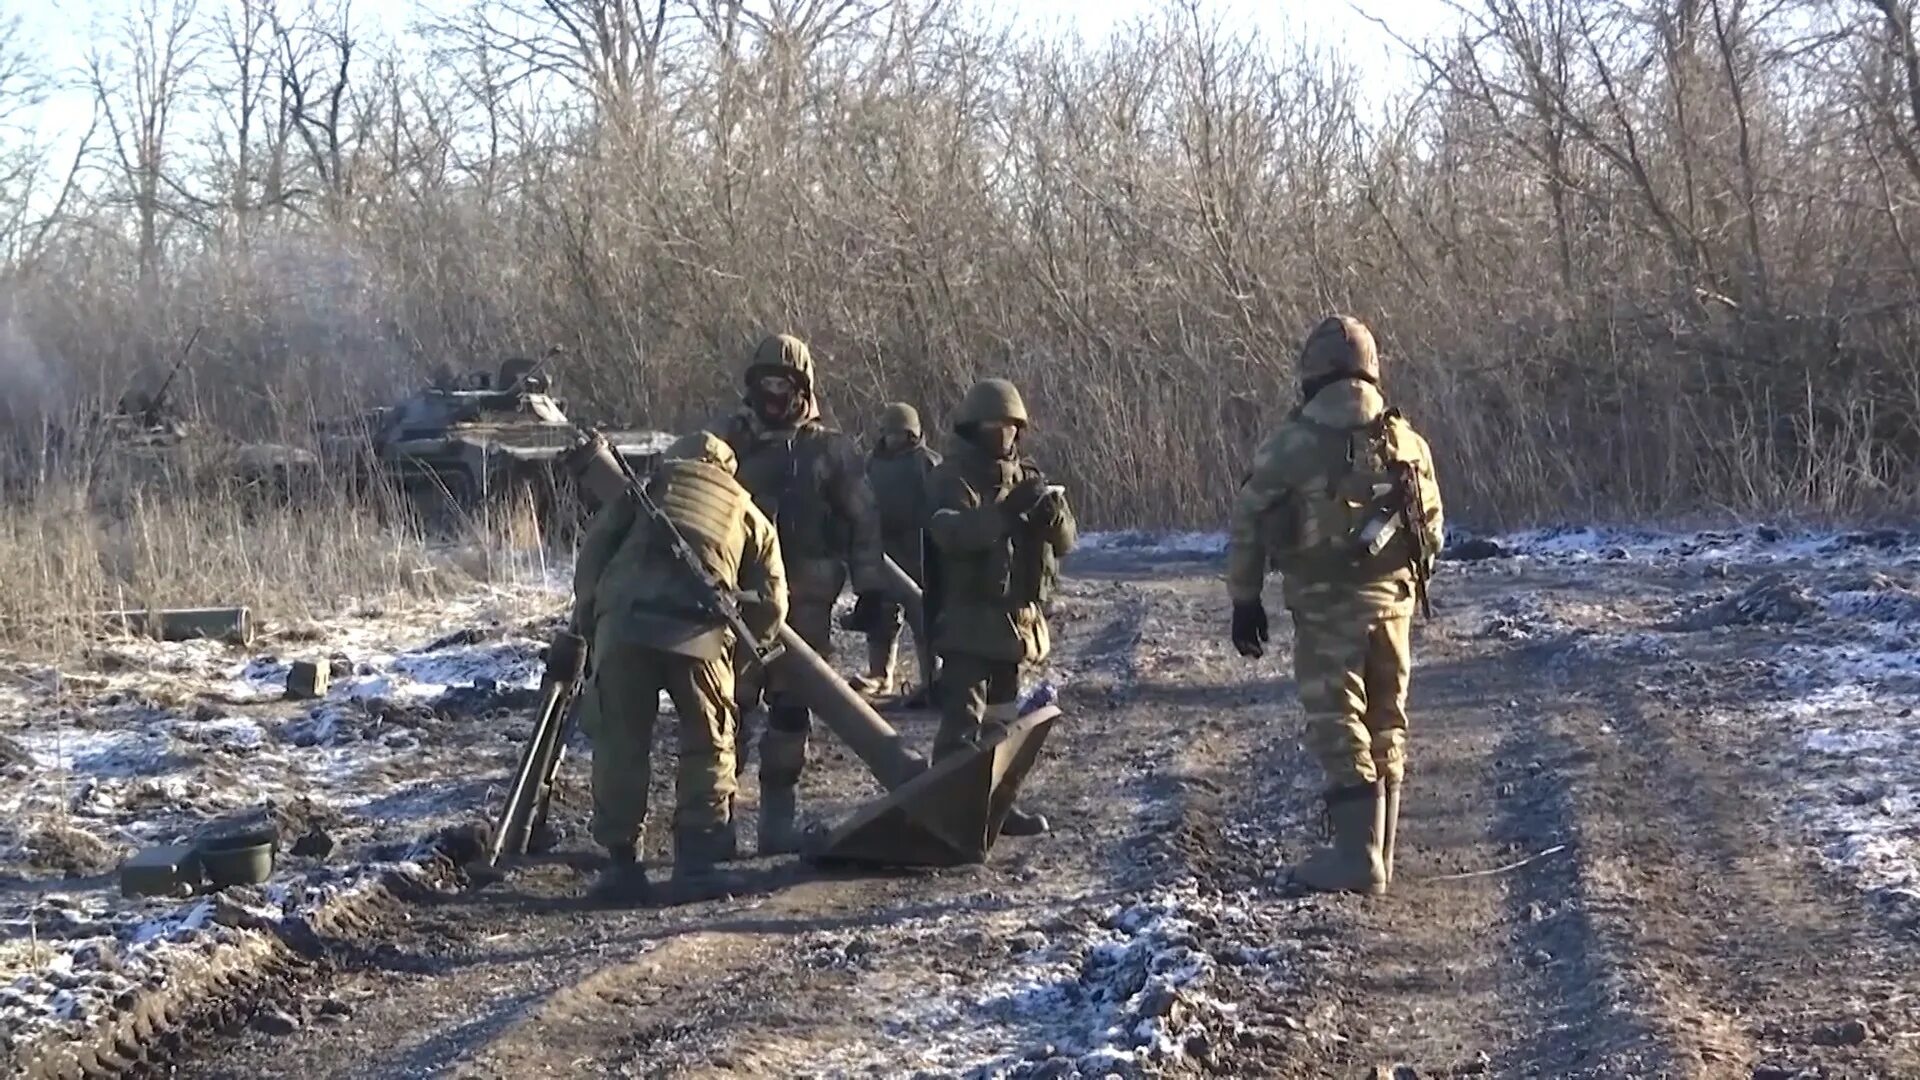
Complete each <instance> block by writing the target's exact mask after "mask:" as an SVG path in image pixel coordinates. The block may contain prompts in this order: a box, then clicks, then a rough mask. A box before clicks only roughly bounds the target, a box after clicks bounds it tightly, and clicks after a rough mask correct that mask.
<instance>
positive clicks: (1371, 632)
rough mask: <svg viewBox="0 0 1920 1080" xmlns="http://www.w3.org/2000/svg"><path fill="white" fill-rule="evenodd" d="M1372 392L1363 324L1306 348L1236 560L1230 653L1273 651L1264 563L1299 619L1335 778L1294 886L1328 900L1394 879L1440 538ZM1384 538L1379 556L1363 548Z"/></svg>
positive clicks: (1314, 720) (1305, 680)
mask: <svg viewBox="0 0 1920 1080" xmlns="http://www.w3.org/2000/svg"><path fill="white" fill-rule="evenodd" d="M1379 382H1380V362H1379V355H1378V353H1377V351H1376V349H1375V346H1374V341H1373V335H1372V333H1371V332H1370V331H1368V329H1367V328H1366V326H1365V325H1363V324H1362V323H1361V322H1360V321H1359V320H1357V319H1353V318H1350V317H1347V316H1334V317H1330V318H1327V319H1325V320H1323V321H1322V322H1321V323H1320V325H1319V326H1317V327H1315V328H1314V330H1313V333H1312V334H1311V335H1309V336H1308V338H1307V341H1306V345H1305V347H1304V348H1303V349H1302V350H1301V353H1300V385H1301V396H1302V398H1303V404H1302V405H1301V406H1300V407H1299V408H1298V409H1296V410H1294V412H1293V415H1292V416H1290V417H1289V418H1288V419H1287V422H1286V423H1285V424H1283V425H1282V426H1281V428H1280V430H1279V431H1278V432H1276V433H1275V434H1274V435H1273V437H1272V438H1270V439H1268V440H1267V441H1266V442H1265V443H1264V444H1263V445H1262V446H1261V447H1260V450H1259V452H1258V453H1257V454H1256V455H1255V457H1254V463H1253V469H1252V470H1251V472H1250V473H1249V474H1248V476H1247V478H1246V480H1245V482H1244V483H1243V484H1242V485H1241V488H1240V494H1239V496H1238V498H1237V499H1236V500H1235V502H1234V507H1233V524H1232V537H1231V543H1230V546H1229V550H1228V564H1227V587H1228V592H1229V594H1230V595H1231V598H1232V600H1233V644H1234V646H1235V648H1237V649H1238V650H1239V651H1240V652H1241V654H1242V655H1245V656H1254V657H1257V656H1260V655H1262V653H1263V652H1264V651H1265V645H1266V641H1267V613H1266V608H1265V606H1264V605H1263V604H1262V602H1261V598H1260V597H1261V592H1262V591H1263V588H1264V582H1265V577H1266V572H1267V569H1268V565H1269V561H1271V563H1272V565H1274V566H1276V567H1277V568H1278V569H1279V570H1280V573H1281V578H1282V587H1283V590H1284V595H1285V597H1286V605H1287V610H1288V611H1289V612H1290V613H1291V614H1292V616H1293V626H1294V672H1295V681H1296V683H1297V684H1298V686H1299V691H1300V702H1301V705H1302V706H1303V707H1304V708H1305V710H1306V714H1307V736H1306V743H1307V746H1308V748H1309V750H1310V751H1311V752H1312V753H1313V755H1314V756H1315V757H1316V758H1318V759H1319V761H1320V765H1321V768H1322V769H1323V770H1324V771H1325V773H1326V777H1327V790H1326V795H1325V798H1326V806H1327V817H1328V822H1329V824H1330V826H1331V829H1332V833H1333V845H1332V847H1330V848H1327V849H1323V850H1321V851H1317V852H1315V853H1314V854H1312V855H1311V856H1309V857H1308V858H1307V859H1305V860H1304V861H1303V862H1301V863H1300V864H1299V865H1298V866H1296V867H1294V868H1293V873H1292V877H1293V879H1294V881H1295V882H1296V883H1297V884H1299V885H1301V886H1304V887H1305V888H1308V889H1312V890H1316V891H1321V892H1365V893H1380V892H1384V891H1385V889H1386V886H1387V883H1388V882H1389V881H1391V880H1392V876H1393V849H1394V838H1395V834H1396V833H1397V831H1398V827H1399V816H1400V787H1401V783H1402V781H1403V779H1404V777H1405V775H1406V753H1407V751H1406V747H1407V712H1406V703H1407V681H1408V675H1409V672H1410V670H1411V667H1412V655H1411V647H1410V626H1411V623H1412V617H1413V608H1414V601H1415V595H1416V590H1417V589H1419V588H1421V587H1422V583H1423V582H1424V581H1425V577H1426V574H1427V573H1428V572H1430V570H1431V567H1430V566H1427V565H1415V563H1416V561H1417V560H1416V557H1415V552H1416V550H1424V551H1425V552H1428V553H1431V552H1435V551H1438V550H1440V545H1441V541H1442V538H1443V516H1442V511H1441V505H1440V491H1439V488H1438V486H1437V485H1436V483H1435V480H1434V472H1433V456H1432V454H1431V453H1430V452H1429V450H1428V449H1427V443H1426V440H1425V439H1423V438H1421V437H1420V435H1419V434H1418V433H1417V432H1415V431H1414V430H1413V425H1411V424H1409V423H1408V422H1407V421H1406V419H1405V418H1403V417H1402V416H1401V415H1400V413H1399V411H1398V410H1395V409H1389V408H1387V405H1386V401H1385V399H1383V398H1382V397H1381V394H1380V389H1379ZM1416 508H1417V509H1416ZM1413 530H1418V531H1419V535H1420V537H1421V538H1422V539H1424V544H1423V545H1420V546H1419V547H1416V544H1415V538H1414V535H1413ZM1376 537H1383V538H1386V539H1385V543H1384V546H1377V545H1370V544H1369V541H1371V540H1374V539H1375V538H1376ZM1370 546H1377V550H1374V551H1372V552H1371V553H1369V550H1368V549H1369V547H1370ZM1428 557H1429V558H1430V557H1431V556H1430V555H1429V556H1428Z"/></svg>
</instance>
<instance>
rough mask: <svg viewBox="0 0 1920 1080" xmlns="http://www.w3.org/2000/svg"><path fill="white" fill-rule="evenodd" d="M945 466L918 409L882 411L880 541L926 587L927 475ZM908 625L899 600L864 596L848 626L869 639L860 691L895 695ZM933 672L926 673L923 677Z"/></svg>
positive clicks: (876, 477)
mask: <svg viewBox="0 0 1920 1080" xmlns="http://www.w3.org/2000/svg"><path fill="white" fill-rule="evenodd" d="M939 464H940V455H939V454H938V453H937V452H935V451H934V449H933V448H932V447H930V446H928V445H927V441H926V436H925V433H924V432H923V431H922V430H921V427H920V412H919V410H918V409H915V408H914V407H913V406H911V405H909V404H907V403H906V402H904V401H896V402H893V403H892V404H890V405H888V406H887V407H886V408H885V409H883V410H881V413H880V437H879V439H878V440H876V441H875V442H874V445H873V450H872V452H871V453H869V454H868V455H867V483H868V484H869V485H871V486H872V488H873V498H874V502H875V504H876V505H877V506H878V508H879V512H880V538H881V542H882V544H883V545H884V546H885V547H886V551H887V555H888V557H890V558H892V559H893V561H894V562H895V563H897V564H899V566H900V569H902V570H904V571H906V573H907V576H908V577H911V578H913V580H914V581H915V582H916V583H918V584H920V585H922V586H924V585H925V580H924V576H923V574H922V572H921V565H920V536H921V531H922V530H923V529H925V528H926V524H927V514H928V512H929V511H928V507H927V477H928V476H929V475H931V474H932V472H933V469H934V466H936V465H939ZM902 625H903V621H902V619H901V606H900V602H899V601H898V600H895V599H894V598H892V597H891V596H886V595H883V594H880V593H869V594H867V595H866V596H863V597H861V598H860V603H859V604H858V605H856V606H855V608H854V612H853V617H852V618H851V619H850V620H849V621H848V626H849V627H850V628H851V629H855V630H859V631H861V632H863V633H865V634H866V635H867V674H866V676H865V677H864V678H862V679H859V680H856V681H855V683H854V688H855V689H857V690H859V691H860V692H861V693H863V694H867V695H868V696H870V697H876V698H877V697H884V696H886V695H888V694H891V693H893V690H894V668H895V665H896V663H897V662H898V659H899V652H900V628H901V626H902ZM917 632H918V631H916V633H917ZM929 674H930V673H929V672H924V671H923V672H921V673H920V677H921V678H922V679H925V678H927V677H928V675H929Z"/></svg>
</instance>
